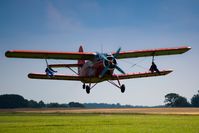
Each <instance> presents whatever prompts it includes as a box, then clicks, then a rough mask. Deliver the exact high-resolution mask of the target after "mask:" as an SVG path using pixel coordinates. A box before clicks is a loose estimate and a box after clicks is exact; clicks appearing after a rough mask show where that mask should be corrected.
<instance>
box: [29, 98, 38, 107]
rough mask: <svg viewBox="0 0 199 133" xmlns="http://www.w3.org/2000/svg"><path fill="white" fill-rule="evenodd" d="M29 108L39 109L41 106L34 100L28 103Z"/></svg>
mask: <svg viewBox="0 0 199 133" xmlns="http://www.w3.org/2000/svg"><path fill="white" fill-rule="evenodd" d="M28 107H30V108H39V104H38V103H37V102H36V101H34V100H30V101H29V102H28Z"/></svg>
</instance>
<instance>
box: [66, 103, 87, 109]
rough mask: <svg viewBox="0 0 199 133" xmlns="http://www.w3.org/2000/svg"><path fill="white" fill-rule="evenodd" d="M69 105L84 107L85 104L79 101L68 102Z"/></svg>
mask: <svg viewBox="0 0 199 133" xmlns="http://www.w3.org/2000/svg"><path fill="white" fill-rule="evenodd" d="M68 106H69V107H72V108H73V107H76V108H84V105H83V104H81V103H78V102H70V103H69V104H68Z"/></svg>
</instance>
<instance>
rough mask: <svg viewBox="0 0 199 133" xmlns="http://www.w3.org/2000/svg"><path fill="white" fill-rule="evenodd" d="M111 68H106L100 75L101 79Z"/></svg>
mask: <svg viewBox="0 0 199 133" xmlns="http://www.w3.org/2000/svg"><path fill="white" fill-rule="evenodd" d="M108 68H109V66H107V67H105V68H104V69H103V70H102V72H101V73H100V75H99V78H102V77H103V76H104V74H105V73H106V72H107V71H108Z"/></svg>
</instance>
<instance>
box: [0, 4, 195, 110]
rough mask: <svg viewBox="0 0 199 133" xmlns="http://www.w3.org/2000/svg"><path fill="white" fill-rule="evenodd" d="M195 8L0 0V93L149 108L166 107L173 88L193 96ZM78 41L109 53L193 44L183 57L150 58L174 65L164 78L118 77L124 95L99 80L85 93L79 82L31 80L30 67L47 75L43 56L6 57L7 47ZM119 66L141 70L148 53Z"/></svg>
mask: <svg viewBox="0 0 199 133" xmlns="http://www.w3.org/2000/svg"><path fill="white" fill-rule="evenodd" d="M198 6H199V1H198V0H150V1H149V0H56V1H53V0H1V1H0V53H1V54H0V62H1V63H0V94H19V95H22V96H24V98H26V99H29V100H30V99H33V100H36V101H40V100H43V101H44V102H46V103H49V102H58V103H68V102H71V101H75V102H81V103H94V102H96V103H120V104H131V105H147V106H154V105H162V104H164V96H165V95H166V94H168V93H171V92H172V93H178V94H179V95H181V96H184V97H186V98H187V99H188V100H190V98H191V97H192V96H193V95H194V94H196V93H197V91H198V90H199V78H198V75H199V71H198V68H199V60H198V58H199V44H198V42H199V8H198ZM80 45H83V48H84V51H86V52H97V51H98V52H113V51H116V50H117V49H118V48H119V47H121V48H122V51H126V50H142V49H151V48H164V47H177V46H190V47H192V49H191V50H190V51H188V52H187V53H185V54H182V55H174V56H164V57H156V58H155V62H156V64H157V66H158V68H159V69H160V70H163V69H173V70H174V71H173V72H172V73H171V74H169V75H167V76H162V77H152V78H142V79H129V80H122V81H121V82H122V84H125V85H126V91H125V93H121V92H120V90H119V89H118V88H116V87H115V86H113V85H111V84H109V83H108V82H102V83H100V84H97V86H96V87H94V88H93V89H92V90H91V93H90V94H89V95H88V94H86V92H85V90H83V89H82V83H81V82H77V81H51V80H33V79H29V78H28V77H27V75H28V73H30V72H40V73H41V72H44V70H45V67H46V64H45V61H44V60H38V59H14V58H12V59H10V58H6V57H5V52H6V51H7V50H13V49H15V50H16V49H18V50H48V51H77V50H78V48H79V46H80ZM49 63H76V61H68V60H64V61H62V60H49ZM134 64H137V65H135V66H134V67H132V66H133V65H134ZM118 65H119V66H120V67H121V68H122V69H123V70H124V71H125V72H126V73H128V72H145V71H148V68H149V67H150V65H151V58H136V59H135V58H132V59H128V60H127V59H125V60H118ZM58 71H59V72H61V73H64V74H70V73H71V72H70V71H69V70H67V69H61V70H60V69H59V70H58ZM116 73H117V72H116Z"/></svg>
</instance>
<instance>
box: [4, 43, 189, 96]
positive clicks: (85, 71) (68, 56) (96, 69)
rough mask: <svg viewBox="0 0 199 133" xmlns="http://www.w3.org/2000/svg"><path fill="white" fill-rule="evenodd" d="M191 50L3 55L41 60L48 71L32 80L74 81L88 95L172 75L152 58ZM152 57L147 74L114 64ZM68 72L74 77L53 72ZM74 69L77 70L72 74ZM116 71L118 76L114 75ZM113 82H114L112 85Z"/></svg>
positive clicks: (184, 48)
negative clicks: (105, 85)
mask: <svg viewBox="0 0 199 133" xmlns="http://www.w3.org/2000/svg"><path fill="white" fill-rule="evenodd" d="M190 49H191V47H187V46H183V47H175V48H159V49H148V50H132V51H121V48H119V49H118V50H117V51H116V52H111V53H98V52H84V51H83V47H82V46H80V47H79V51H78V52H50V51H28V50H10V51H7V52H6V53H5V56H6V57H9V58H32V59H44V60H45V61H46V64H47V67H46V69H45V73H29V74H28V77H29V78H31V79H49V80H74V81H81V82H82V83H83V85H82V88H83V89H85V90H86V92H87V93H88V94H89V93H90V90H91V89H92V88H93V87H94V86H95V85H96V84H98V83H100V82H103V81H108V82H109V83H111V84H113V85H114V86H116V87H117V88H119V89H120V90H121V92H122V93H124V91H125V85H124V84H121V83H120V80H123V79H131V78H143V77H153V76H163V75H167V74H169V73H171V72H172V70H158V69H157V66H156V65H155V63H154V57H155V56H163V55H175V54H182V53H185V52H187V51H188V50H190ZM137 57H152V65H151V67H150V69H149V70H148V71H147V72H139V73H125V72H124V71H123V70H122V69H121V68H120V67H119V66H118V63H117V60H119V59H126V58H137ZM49 59H56V60H77V63H75V64H48V61H47V60H49ZM56 68H69V69H70V70H71V71H73V72H74V73H75V74H74V75H70V74H68V75H66V74H58V73H57V71H55V70H54V69H56ZM74 68H77V70H76V71H75V70H74ZM114 70H118V71H119V72H120V73H121V74H114ZM114 81H116V82H114Z"/></svg>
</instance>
